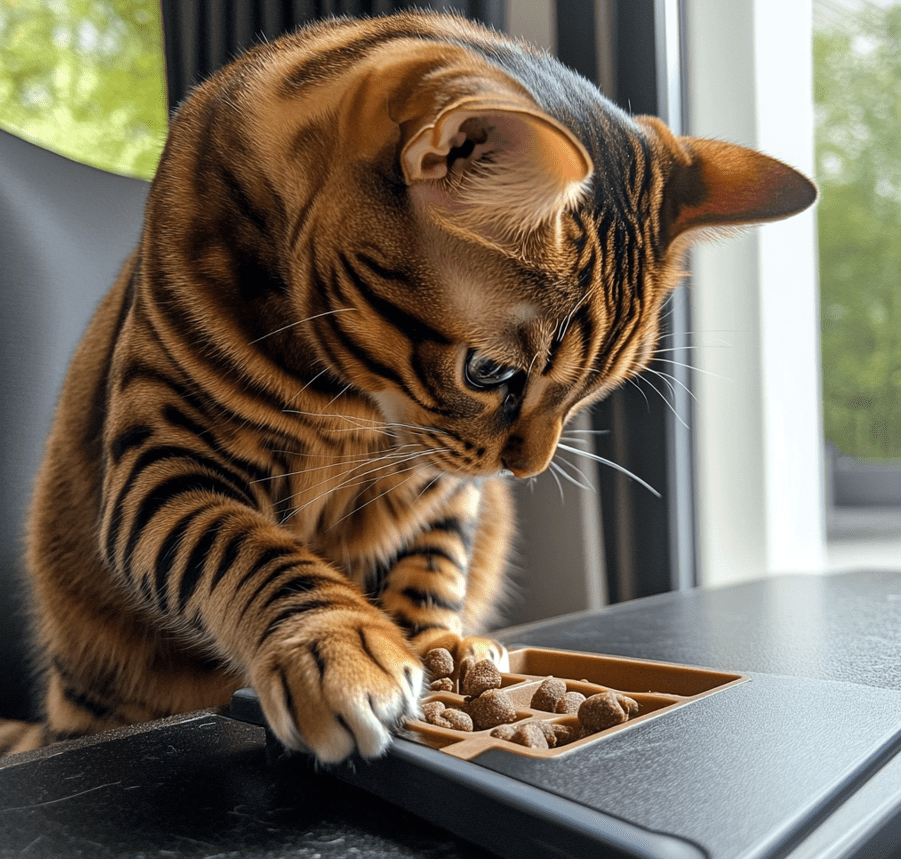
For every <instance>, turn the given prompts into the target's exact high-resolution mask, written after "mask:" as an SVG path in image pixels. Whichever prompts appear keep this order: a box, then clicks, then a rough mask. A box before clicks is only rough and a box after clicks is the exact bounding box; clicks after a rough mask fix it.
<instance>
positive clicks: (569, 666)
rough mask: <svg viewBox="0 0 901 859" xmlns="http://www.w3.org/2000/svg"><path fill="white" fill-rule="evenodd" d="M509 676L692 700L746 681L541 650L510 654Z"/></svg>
mask: <svg viewBox="0 0 901 859" xmlns="http://www.w3.org/2000/svg"><path fill="white" fill-rule="evenodd" d="M510 673H511V674H521V675H532V676H536V677H547V676H549V675H553V676H554V677H562V678H564V679H572V680H584V681H587V682H589V683H594V684H597V685H599V686H604V687H605V688H609V689H614V690H616V691H617V692H623V693H625V694H626V695H631V693H632V692H658V693H664V694H668V695H679V696H682V697H693V696H695V695H699V694H701V693H703V692H708V691H710V690H712V689H716V688H717V687H720V686H723V685H725V684H728V683H731V682H734V681H736V680H741V679H743V678H742V675H741V674H727V673H724V672H721V671H711V670H709V669H706V668H692V667H689V666H686V665H675V664H672V663H667V662H649V661H647V660H644V659H629V658H626V657H620V656H599V655H596V654H592V653H579V652H577V651H571V650H551V649H547V648H540V647H525V648H522V649H521V650H514V651H511V652H510Z"/></svg>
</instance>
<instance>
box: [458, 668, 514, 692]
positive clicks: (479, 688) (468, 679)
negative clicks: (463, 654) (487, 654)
mask: <svg viewBox="0 0 901 859" xmlns="http://www.w3.org/2000/svg"><path fill="white" fill-rule="evenodd" d="M464 661H465V660H464ZM503 682H504V681H503V678H502V677H501V672H500V671H498V668H497V666H496V665H495V664H494V663H493V662H492V661H491V660H490V659H482V660H480V661H479V662H473V663H472V664H467V668H466V671H465V673H464V671H463V670H462V666H461V671H460V694H461V695H467V696H469V697H470V698H478V696H479V695H481V694H482V693H483V692H485V691H487V690H488V689H500V687H501V684H502V683H503Z"/></svg>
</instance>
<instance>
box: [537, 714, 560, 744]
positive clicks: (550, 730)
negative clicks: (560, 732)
mask: <svg viewBox="0 0 901 859" xmlns="http://www.w3.org/2000/svg"><path fill="white" fill-rule="evenodd" d="M531 724H533V725H538V729H539V730H540V731H541V733H542V734H544V739H545V740H546V741H547V745H548V748H549V749H552V748H554V746H556V745H557V733H556V731H554V725H553V723H552V722H548V721H547V720H546V719H538V720H536V721H534V722H532V723H531Z"/></svg>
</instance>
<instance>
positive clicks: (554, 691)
mask: <svg viewBox="0 0 901 859" xmlns="http://www.w3.org/2000/svg"><path fill="white" fill-rule="evenodd" d="M565 694H566V682H565V681H564V680H561V679H560V678H559V677H548V678H547V679H546V680H542V681H541V685H540V686H539V687H538V688H537V689H536V690H535V694H534V695H532V705H531V706H532V708H533V709H535V710H547V712H548V713H553V712H554V708H555V707H556V706H557V702H558V701H559V700H560V699H561V698H562V697H563V696H564V695H565Z"/></svg>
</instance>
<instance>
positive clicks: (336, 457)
mask: <svg viewBox="0 0 901 859" xmlns="http://www.w3.org/2000/svg"><path fill="white" fill-rule="evenodd" d="M414 462H415V461H414ZM460 483H461V478H457V477H453V476H449V475H441V474H440V473H438V472H437V471H435V470H434V469H431V468H428V467H426V466H424V465H421V464H419V463H416V464H413V463H412V462H411V460H410V458H409V456H408V455H404V453H403V452H399V451H391V450H389V451H385V450H375V451H374V450H367V449H356V450H344V451H342V452H339V453H332V454H331V455H320V456H318V457H305V458H304V461H303V462H301V463H298V464H296V467H294V468H293V470H292V472H291V474H290V475H289V476H288V477H287V479H286V480H285V481H284V484H283V485H284V490H283V492H282V497H281V498H280V499H279V500H278V502H277V505H276V507H277V516H278V518H279V521H280V523H281V524H282V526H283V527H285V528H287V529H288V530H290V531H291V532H292V533H293V534H295V535H296V536H297V538H298V539H299V540H301V541H302V542H303V543H304V544H305V545H307V546H309V547H310V548H311V549H313V550H314V551H316V552H317V553H319V554H321V555H322V556H323V557H324V558H325V559H326V560H329V561H330V562H332V563H334V564H336V565H338V566H340V567H341V568H342V569H344V570H345V571H346V572H347V573H348V574H349V575H351V577H352V578H355V579H360V578H363V577H365V575H366V574H367V571H368V570H370V569H371V568H372V567H373V566H374V565H378V564H380V563H383V562H384V561H385V560H386V559H387V558H390V557H392V556H394V555H396V554H397V553H398V552H399V551H401V550H402V549H403V548H404V547H405V546H406V545H408V544H409V542H410V541H411V540H413V539H414V538H415V537H416V536H417V535H418V534H420V533H421V532H422V530H423V528H424V527H426V526H427V524H428V522H429V521H430V520H431V519H432V518H434V517H435V516H436V515H438V511H440V509H441V508H442V506H443V505H444V503H445V502H446V500H447V499H448V497H449V496H450V495H451V494H452V493H453V492H454V491H455V490H456V489H457V488H458V487H459V486H460Z"/></svg>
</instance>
